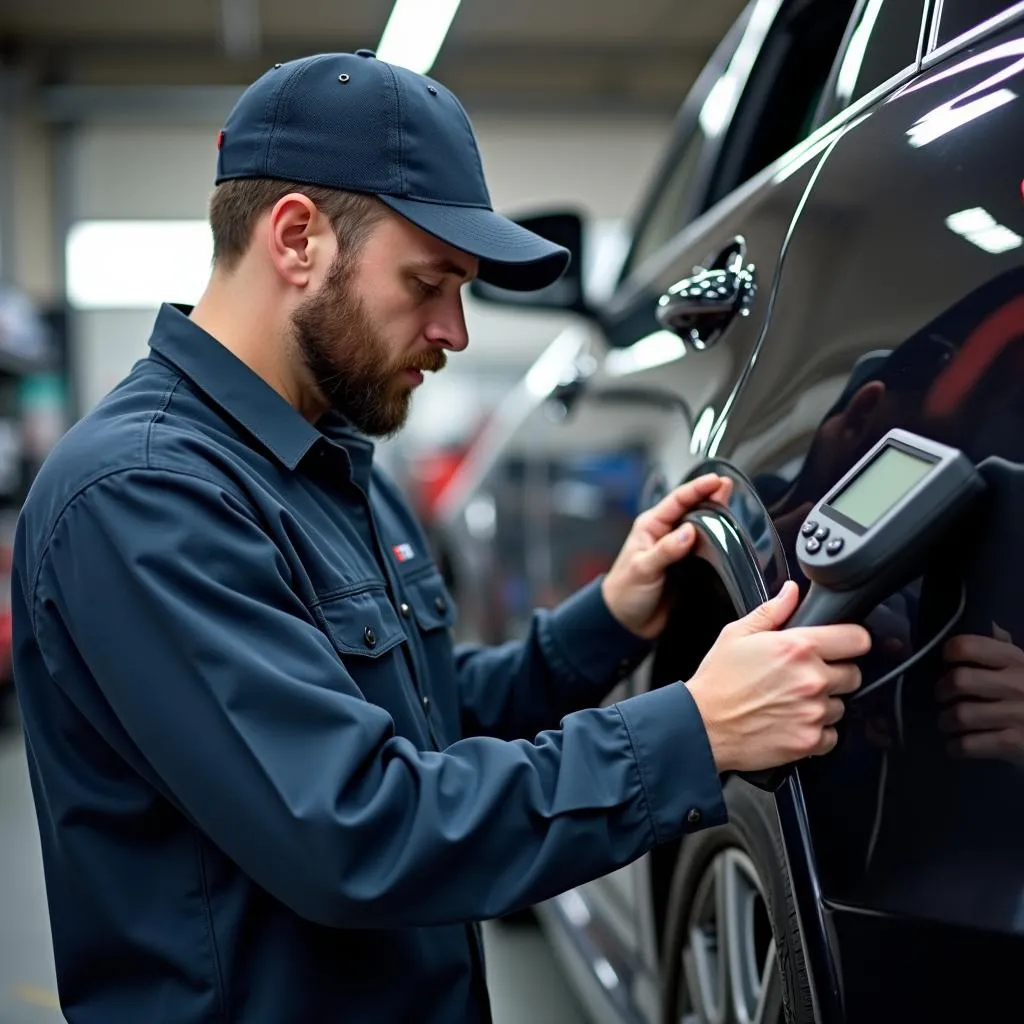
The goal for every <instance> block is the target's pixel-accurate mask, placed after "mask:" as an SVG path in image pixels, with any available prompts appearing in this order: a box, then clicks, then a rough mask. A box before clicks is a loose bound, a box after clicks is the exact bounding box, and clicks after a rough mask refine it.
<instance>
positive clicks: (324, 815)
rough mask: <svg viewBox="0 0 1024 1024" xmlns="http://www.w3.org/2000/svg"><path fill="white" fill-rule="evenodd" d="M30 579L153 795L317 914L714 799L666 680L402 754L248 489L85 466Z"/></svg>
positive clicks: (342, 921) (454, 912)
mask: <svg viewBox="0 0 1024 1024" xmlns="http://www.w3.org/2000/svg"><path fill="white" fill-rule="evenodd" d="M26 586H27V587H28V589H29V590H30V594H29V595H28V596H29V597H30V600H31V605H30V606H31V608H32V621H33V629H34V632H35V635H36V637H37V640H38V643H39V646H40V649H41V650H42V652H43V654H44V657H45V659H46V661H47V667H48V670H49V672H50V674H51V675H52V677H53V679H54V680H55V682H56V684H57V685H61V684H62V683H63V682H64V680H65V678H66V677H67V674H68V673H69V671H70V669H69V663H70V662H69V659H74V661H75V666H74V668H75V671H76V672H80V670H81V667H82V665H83V664H84V666H85V667H86V668H87V670H88V671H89V673H90V675H91V677H92V678H93V679H94V680H95V683H96V686H97V687H98V689H99V690H100V691H101V693H102V697H103V699H104V700H105V701H106V702H107V704H108V705H109V707H110V708H111V709H112V710H113V712H114V714H115V715H116V718H117V720H118V722H119V723H120V727H121V728H123V730H124V732H125V734H126V736H127V737H128V738H129V739H130V742H131V743H132V744H133V745H134V747H135V748H136V749H137V750H138V752H139V755H140V757H141V758H143V759H144V760H145V762H146V763H147V764H148V765H150V766H152V771H153V774H154V775H155V776H156V777H157V778H158V779H159V780H160V783H161V786H162V788H163V789H164V790H165V792H166V793H167V795H168V797H169V799H171V800H172V801H173V802H174V803H175V804H176V805H177V806H178V807H179V808H180V809H181V811H182V812H183V813H184V814H186V815H187V816H188V817H189V819H190V820H192V821H193V822H194V824H195V825H196V827H198V828H200V829H201V830H203V831H204V832H205V833H206V834H207V835H208V836H209V837H210V838H211V840H212V841H213V842H215V843H217V844H218V845H219V846H220V847H221V848H222V849H223V850H224V851H225V853H226V854H227V855H228V856H230V857H231V858H232V859H233V860H234V861H235V862H236V863H238V864H239V865H240V866H241V868H242V870H244V871H245V872H246V873H247V874H249V875H250V877H252V878H253V879H254V880H255V881H256V882H257V883H258V884H260V885H261V886H262V887H264V888H265V889H266V890H267V891H269V892H270V893H272V894H273V895H274V896H276V897H277V898H278V899H280V900H281V901H282V902H284V903H286V904H287V905H289V906H291V907H292V908H293V909H294V910H295V911H296V912H297V913H299V914H301V915H303V916H304V917H307V918H309V919H311V920H314V921H319V922H321V923H324V924H328V925H334V926H344V927H373V928H384V927H397V926H404V925H429V924H437V923H444V922H451V921H465V920H474V919H483V918H487V917H492V916H496V915H500V914H503V913H507V912H508V911H510V910H513V909H515V908H517V907H522V906H527V905H529V904H532V903H536V902H538V901H540V900H543V899H546V898H549V897H551V896H553V895H555V894H556V893H558V892H561V891H564V890H566V889H568V888H571V887H573V886H575V885H579V884H581V883H583V882H585V881H587V880H589V879H592V878H594V877H597V876H599V875H601V874H604V873H607V872H608V871H611V870H613V869H615V868H617V867H620V866H622V865H623V864H626V863H628V862H630V861H631V860H633V859H635V858H636V857H638V856H639V855H641V854H642V853H644V852H645V851H646V850H648V849H649V848H650V847H651V846H652V845H653V844H655V843H656V842H659V841H663V840H666V839H670V838H673V837H675V836H677V835H679V834H680V833H681V832H683V831H684V830H686V829H687V828H691V827H694V822H693V820H692V816H691V817H690V820H689V821H688V815H689V814H690V811H691V810H692V809H693V808H694V807H699V809H700V810H701V814H702V818H701V821H700V825H701V826H703V825H708V824H713V823H714V822H715V821H716V820H720V819H721V817H722V815H723V814H724V809H723V808H722V806H721V795H720V789H719V788H718V779H717V775H716V773H715V770H714V764H713V762H712V761H711V758H710V755H709V751H708V749H707V742H706V739H704V738H703V726H702V724H701V722H700V717H699V714H698V712H697V710H696V707H695V706H694V705H693V702H692V700H690V698H689V695H688V694H687V693H686V691H685V688H684V687H683V686H681V685H674V686H673V687H671V688H666V690H663V691H655V692H654V693H650V694H644V695H642V696H640V697H635V698H631V699H630V700H628V701H625V702H623V703H621V704H619V705H613V706H610V707H606V708H600V709H591V710H584V711H580V712H578V713H575V714H570V715H568V716H566V717H565V719H564V720H563V722H562V727H561V728H560V729H557V730H551V731H547V732H543V733H541V734H540V735H539V736H537V737H536V739H535V741H534V742H528V741H526V740H518V741H502V740H498V739H493V738H485V737H473V738H467V739H464V740H461V741H459V742H457V743H455V744H453V745H452V746H450V747H448V748H447V749H446V750H444V751H440V752H437V751H423V750H418V749H416V748H415V746H414V745H413V744H411V743H410V742H409V741H407V740H406V739H404V738H402V737H400V736H397V735H396V734H395V731H394V726H393V723H392V721H391V719H390V717H389V715H388V714H387V712H386V711H384V710H383V709H382V708H380V707H377V706H376V705H374V704H372V703H370V702H368V701H367V700H366V699H365V698H364V696H363V694H362V693H361V692H360V691H359V688H358V687H357V686H356V684H355V682H354V681H353V679H352V678H351V676H350V675H349V674H348V672H347V671H346V669H345V666H344V664H343V662H342V661H341V659H340V658H339V657H338V654H337V652H336V651H335V650H334V648H333V647H332V645H331V643H330V642H329V640H328V639H327V637H326V636H325V635H324V633H322V632H321V631H320V630H319V629H318V628H317V625H316V623H315V621H314V620H313V618H312V616H311V615H310V613H309V612H308V611H307V609H306V607H305V605H304V604H303V602H302V601H301V600H300V599H299V597H298V596H297V594H296V592H295V591H294V590H293V588H292V586H291V585H290V581H289V578H288V570H287V564H286V562H285V560H284V559H283V557H282V556H281V554H280V553H279V551H278V550H277V548H276V547H275V545H274V543H273V541H272V540H271V538H270V537H269V536H268V535H267V533H266V532H265V530H264V528H263V527H262V525H261V524H260V522H259V520H258V518H257V516H256V515H255V514H254V513H253V511H252V510H251V509H250V508H249V507H248V505H247V504H246V502H245V500H244V498H243V496H242V495H241V494H240V493H237V494H236V493H235V492H234V491H233V490H232V489H231V488H229V487H227V486H225V485H221V484H219V483H216V482H213V481H211V480H207V479H204V478H201V477H199V476H191V475H187V474H184V473H179V472H174V473H172V472H169V471H163V470H160V471H158V470H152V469H139V470H130V471H122V472H119V473H117V474H113V475H111V476H109V477H107V478H105V479H103V480H100V481H97V482H95V483H93V484H92V485H91V486H89V487H88V488H87V489H86V490H85V491H83V492H82V493H80V494H79V495H78V496H77V497H76V498H75V499H74V500H73V501H72V502H71V503H70V504H69V505H68V506H67V507H66V508H65V509H64V511H63V512H62V514H61V515H60V517H59V518H58V520H57V522H56V526H55V527H54V529H53V530H52V532H51V533H50V536H49V539H48V542H47V543H46V545H45V548H44V550H42V551H41V552H40V553H39V555H38V558H37V561H36V568H35V571H34V573H33V575H32V577H31V578H30V579H29V580H27V581H26ZM556 635H557V629H555V632H553V633H552V634H551V638H552V642H557V641H555V640H554V638H555V637H556ZM565 635H566V636H571V629H570V630H569V631H568V632H567V633H566V634H565ZM565 656H566V657H571V654H570V653H568V652H567V653H566V655H565ZM574 664H576V663H575V662H574ZM452 682H453V685H454V680H453V681H452Z"/></svg>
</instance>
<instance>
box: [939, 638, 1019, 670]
mask: <svg viewBox="0 0 1024 1024" xmlns="http://www.w3.org/2000/svg"><path fill="white" fill-rule="evenodd" d="M1014 652H1016V654H1015V653H1014ZM942 654H943V657H944V658H945V659H946V661H953V662H963V663H967V664H971V665H980V666H981V667H982V668H1005V667H1006V666H1007V665H1008V664H1010V663H1011V662H1012V661H1017V660H1019V659H1020V654H1021V652H1020V650H1019V649H1018V648H1016V647H1012V646H1010V645H1009V644H1007V643H1006V642H1005V641H1004V640H994V639H992V638H991V637H987V636H974V635H971V634H968V633H964V634H962V635H961V636H955V637H953V638H952V639H951V640H949V641H947V642H946V644H945V646H944V647H943V648H942Z"/></svg>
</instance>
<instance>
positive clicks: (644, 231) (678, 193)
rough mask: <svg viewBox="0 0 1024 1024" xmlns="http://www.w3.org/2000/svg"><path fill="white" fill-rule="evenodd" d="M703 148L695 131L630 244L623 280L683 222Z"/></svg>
mask: <svg viewBox="0 0 1024 1024" xmlns="http://www.w3.org/2000/svg"><path fill="white" fill-rule="evenodd" d="M703 146H704V135H703V133H702V132H701V131H699V130H698V131H696V132H695V133H694V134H693V135H692V136H691V137H690V138H689V140H688V141H687V142H686V143H684V144H683V146H682V147H681V149H680V150H679V155H678V159H677V160H676V162H675V164H674V165H673V167H672V169H671V171H670V172H669V174H668V177H667V178H666V179H665V182H664V185H663V186H662V190H661V192H660V193H659V194H658V197H657V199H656V200H655V202H654V205H653V206H652V207H651V210H650V212H649V214H648V215H647V217H646V219H645V221H644V226H643V227H642V228H641V229H640V231H639V232H638V233H637V235H636V237H635V238H634V240H633V246H632V249H631V250H630V253H629V263H628V265H627V266H625V267H624V268H623V271H622V273H623V276H625V275H626V274H628V273H629V272H630V271H631V270H632V268H633V267H636V266H639V265H640V264H641V263H643V261H644V260H645V259H647V257H648V256H650V255H651V254H652V253H654V252H657V251H658V250H659V249H660V248H661V247H662V246H663V245H665V244H666V243H667V242H668V241H669V240H670V239H671V238H672V236H673V235H674V234H675V233H676V232H677V231H679V229H680V228H681V227H682V226H683V224H684V223H685V222H686V219H687V216H688V215H689V214H690V213H691V210H690V206H691V205H692V204H693V199H694V196H693V189H692V187H691V185H692V183H693V179H694V175H695V174H696V172H697V167H698V165H699V163H700V155H701V150H702V149H703Z"/></svg>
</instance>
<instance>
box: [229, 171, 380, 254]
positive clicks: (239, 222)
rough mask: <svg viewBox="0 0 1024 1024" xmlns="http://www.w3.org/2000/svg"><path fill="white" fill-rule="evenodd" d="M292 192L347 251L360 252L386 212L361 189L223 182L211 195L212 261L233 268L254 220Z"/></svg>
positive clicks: (256, 180)
mask: <svg viewBox="0 0 1024 1024" xmlns="http://www.w3.org/2000/svg"><path fill="white" fill-rule="evenodd" d="M291 192H298V193H300V194H301V195H304V196H307V197H308V198H309V199H311V200H312V201H313V203H314V204H315V205H316V207H317V209H318V210H320V211H321V213H323V214H324V216H326V217H327V218H328V219H329V220H330V222H331V224H332V225H333V227H334V230H335V231H336V232H337V234H338V243H339V245H340V247H341V249H342V251H343V252H346V253H348V254H349V255H355V254H356V253H358V251H359V249H360V248H362V246H363V245H364V244H365V242H366V239H367V238H368V237H369V234H370V230H371V229H372V228H373V226H374V224H376V223H377V221H378V220H380V218H381V217H382V216H383V215H384V209H385V208H384V205H383V204H382V203H381V201H380V200H379V199H377V198H376V197H375V196H369V195H364V194H362V193H360V192H344V191H341V190H340V189H333V188H321V187H319V186H316V185H303V184H300V183H299V182H294V181H278V180H276V179H269V178H238V179H233V180H230V181H225V182H223V183H222V184H220V185H218V186H217V188H216V189H214V192H213V195H212V196H211V197H210V228H211V230H212V232H213V260H214V263H216V264H217V265H218V266H221V267H223V268H224V269H225V270H226V271H229V272H230V271H232V270H234V269H235V267H236V266H238V263H239V261H240V260H241V258H242V257H243V256H244V255H245V252H246V250H247V249H248V248H249V244H250V242H251V241H252V233H253V229H254V228H255V226H256V221H258V220H259V219H260V217H261V216H262V215H263V214H264V213H265V212H266V211H267V210H269V209H270V208H271V207H272V206H273V205H274V204H275V203H276V202H277V201H278V200H279V199H282V198H283V197H284V196H286V195H288V194H289V193H291Z"/></svg>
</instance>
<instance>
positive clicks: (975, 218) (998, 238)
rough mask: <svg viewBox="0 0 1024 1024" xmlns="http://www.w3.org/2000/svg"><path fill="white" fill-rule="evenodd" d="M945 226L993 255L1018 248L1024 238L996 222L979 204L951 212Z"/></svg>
mask: <svg viewBox="0 0 1024 1024" xmlns="http://www.w3.org/2000/svg"><path fill="white" fill-rule="evenodd" d="M946 227H948V228H949V230H950V231H952V232H954V233H955V234H958V235H960V236H961V238H966V239H967V241H968V242H972V243H973V244H974V245H976V246H977V247H978V248H979V249H984V250H985V252H990V253H993V254H995V255H998V254H999V253H1003V252H1009V251H1010V250H1011V249H1019V248H1020V247H1021V245H1024V238H1021V236H1020V235H1018V234H1017V232H1016V231H1011V230H1010V228H1008V227H1006V226H1005V225H1004V224H1000V223H998V222H997V221H996V219H995V218H994V217H993V216H992V214H990V213H989V212H988V210H986V209H984V208H983V207H981V206H975V207H973V208H972V209H970V210H960V211H959V212H958V213H951V214H950V215H949V216H948V217H947V218H946Z"/></svg>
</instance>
